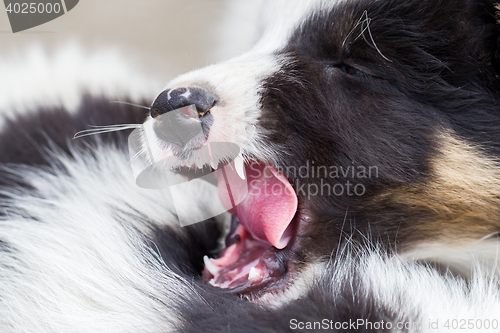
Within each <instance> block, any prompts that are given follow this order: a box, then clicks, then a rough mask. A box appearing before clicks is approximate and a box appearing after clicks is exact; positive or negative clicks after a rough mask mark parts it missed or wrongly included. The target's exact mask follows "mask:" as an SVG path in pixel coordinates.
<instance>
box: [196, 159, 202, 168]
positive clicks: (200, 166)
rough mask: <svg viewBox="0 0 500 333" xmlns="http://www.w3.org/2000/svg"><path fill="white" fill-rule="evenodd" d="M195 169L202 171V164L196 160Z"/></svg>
mask: <svg viewBox="0 0 500 333" xmlns="http://www.w3.org/2000/svg"><path fill="white" fill-rule="evenodd" d="M196 167H197V168H198V169H203V162H202V161H201V160H196Z"/></svg>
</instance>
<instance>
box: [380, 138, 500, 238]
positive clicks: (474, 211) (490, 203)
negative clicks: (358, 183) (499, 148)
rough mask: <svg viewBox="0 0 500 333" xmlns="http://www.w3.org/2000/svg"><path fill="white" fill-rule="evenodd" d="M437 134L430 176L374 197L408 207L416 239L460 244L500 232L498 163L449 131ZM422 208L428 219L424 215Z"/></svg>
mask: <svg viewBox="0 0 500 333" xmlns="http://www.w3.org/2000/svg"><path fill="white" fill-rule="evenodd" d="M438 139H439V151H440V153H439V154H438V155H437V156H435V157H433V161H432V170H433V175H432V176H430V179H429V180H428V181H427V182H426V183H424V184H419V185H416V186H414V187H411V188H402V189H399V190H395V191H394V190H393V191H389V192H388V193H385V194H383V195H382V196H381V197H379V198H378V199H380V200H382V201H384V202H385V203H387V202H389V203H391V204H403V205H405V206H407V207H408V209H409V212H410V216H411V219H413V218H414V219H415V223H412V220H409V221H408V223H409V224H410V225H411V226H412V227H413V228H414V232H417V233H418V234H419V235H415V236H416V238H420V239H422V237H423V238H426V239H434V240H439V239H446V240H447V241H452V240H455V241H458V242H460V243H462V242H464V241H465V242H467V241H466V239H468V240H471V239H480V238H483V237H485V236H487V235H493V234H495V233H497V232H499V231H500V164H499V162H498V161H495V160H494V159H492V158H489V157H487V156H486V155H485V154H483V153H482V152H481V151H480V149H479V148H478V147H475V146H473V145H471V144H468V143H466V142H464V141H463V140H460V139H458V138H456V137H455V136H454V135H452V134H451V133H442V134H440V135H439V136H438ZM422 213H424V214H425V215H426V216H428V217H427V219H430V220H428V221H427V220H425V221H424V220H422V218H421V216H422ZM429 216H430V218H429ZM415 229H416V230H415Z"/></svg>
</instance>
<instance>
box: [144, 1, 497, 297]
mask: <svg viewBox="0 0 500 333" xmlns="http://www.w3.org/2000/svg"><path fill="white" fill-rule="evenodd" d="M273 8H274V10H275V14H274V16H272V17H273V20H272V22H270V23H269V26H268V27H267V28H266V30H265V33H264V34H263V36H262V39H261V40H260V42H258V43H257V45H256V46H255V47H254V48H253V49H252V50H250V51H249V52H248V53H246V54H243V55H242V56H240V57H237V58H235V59H232V60H230V61H228V62H226V63H222V64H217V65H213V66H209V67H206V68H203V69H200V70H197V71H194V72H191V73H188V74H185V75H183V76H181V77H179V78H177V79H175V80H174V81H173V82H171V83H170V84H169V85H168V88H167V89H166V90H165V91H164V92H162V93H161V94H160V95H159V96H158V98H157V99H156V101H155V102H154V103H153V105H152V108H151V115H152V117H151V118H150V119H148V120H147V122H146V123H145V127H146V134H147V136H149V137H153V138H154V140H153V142H152V143H151V141H150V147H148V149H149V150H150V151H151V154H152V155H153V156H154V158H155V159H156V160H161V159H165V158H168V159H169V160H170V161H171V163H173V164H174V165H182V166H187V167H192V168H196V167H198V168H199V167H201V166H202V165H205V166H210V167H212V168H217V167H219V162H220V165H223V164H224V161H226V160H233V159H236V162H234V163H233V164H232V167H234V168H236V169H237V171H238V172H237V174H238V176H240V178H241V179H244V180H245V181H246V182H247V184H248V195H247V196H246V197H245V198H242V199H241V200H240V201H241V202H240V203H239V204H238V205H237V207H236V208H235V209H232V210H231V213H233V214H234V216H235V217H234V218H233V223H232V229H231V231H230V232H229V234H228V235H227V236H228V237H227V242H226V247H227V248H226V249H225V250H223V251H222V252H221V253H220V254H219V257H218V258H217V259H214V260H211V259H208V258H206V259H205V264H206V268H205V272H204V278H205V279H206V280H207V281H209V282H210V283H211V284H212V285H214V286H217V287H219V288H226V289H230V290H232V291H234V292H236V293H241V294H248V293H252V294H253V295H257V296H259V295H262V294H265V293H266V292H268V291H278V290H285V289H289V288H291V287H290V286H291V285H292V283H291V282H292V281H293V282H294V283H295V284H298V283H302V282H303V281H304V280H305V279H306V278H307V277H310V274H314V272H315V269H314V268H315V267H316V268H317V267H322V263H326V262H327V261H328V260H329V258H330V257H331V256H332V255H335V254H336V251H337V249H339V246H340V245H341V244H342V243H343V242H345V241H346V240H347V241H348V242H350V243H351V244H355V243H363V242H365V243H366V242H369V243H378V244H381V245H382V246H383V247H385V248H387V249H391V250H395V249H397V250H398V251H408V250H411V249H413V248H415V247H418V246H419V245H421V244H424V243H425V242H441V241H443V239H444V238H446V239H447V240H449V241H450V242H453V241H455V240H458V239H475V238H481V237H483V236H485V235H488V234H491V233H495V232H497V231H498V224H497V221H498V220H497V218H498V216H499V214H498V207H499V206H498V202H497V201H498V194H499V193H500V190H499V189H498V188H497V187H496V185H491V186H490V185H485V183H484V182H483V180H486V179H490V180H492V179H499V177H498V171H497V170H498V168H497V166H496V164H495V162H494V160H495V156H498V154H499V152H500V149H499V145H500V143H499V140H498V139H497V134H496V133H497V130H498V128H497V127H498V126H499V120H500V118H499V116H498V115H497V112H495V111H494V110H496V108H497V106H498V105H499V104H498V95H497V87H498V86H497V84H498V79H497V74H496V69H497V66H498V62H497V59H496V57H495V54H496V53H495V47H496V40H497V37H498V33H497V30H498V27H497V26H496V22H495V18H494V12H495V9H494V8H493V6H492V5H491V4H489V3H484V4H477V2H472V1H470V2H469V1H465V0H448V1H437V0H425V1H422V0H418V1H412V0H410V1H408V0H404V1H363V0H357V1H329V2H328V1H327V2H325V1H317V2H315V1H310V2H306V1H298V2H297V4H292V3H290V2H289V1H287V2H286V3H283V4H281V5H276V6H274V7H273ZM189 105H194V107H191V108H189V107H188V106H189ZM180 108H182V110H184V111H182V114H184V116H186V117H187V119H189V121H192V122H193V124H195V125H196V126H198V127H199V128H200V129H201V131H200V132H199V135H193V136H191V137H189V138H188V139H187V140H185V142H178V141H176V139H172V136H169V135H168V134H166V133H165V127H162V126H163V125H162V122H163V124H164V120H162V117H163V116H164V115H168V112H171V111H174V110H178V109H180ZM495 126H497V127H495ZM181 141H182V140H181ZM220 142H225V143H234V144H236V145H237V146H238V147H239V148H240V149H241V150H240V152H239V155H238V157H236V158H235V156H229V155H231V154H230V153H228V152H227V151H226V152H225V151H220V152H211V153H210V154H209V155H207V154H205V153H203V152H204V151H206V149H204V147H207V146H210V145H214V144H216V143H220ZM477 147H486V148H487V150H486V151H482V152H480V149H477ZM214 160H215V161H214ZM172 161H173V162H172ZM243 169H244V170H245V174H242V170H243ZM467 177H469V178H471V179H472V178H473V179H474V180H470V179H469V181H468V182H465V181H464V179H465V178H467ZM226 180H227V179H226ZM466 183H467V184H466ZM488 183H489V184H491V182H488ZM219 185H220V183H219ZM488 186H489V187H488ZM222 192H224V191H221V190H219V194H220V193H222ZM221 196H224V194H221ZM495 198H496V199H495ZM221 200H224V199H222V198H221ZM225 200H226V201H227V197H226V199H225ZM233 204H234V202H233ZM464 214H465V215H467V217H468V218H464ZM471 221H473V222H474V223H471ZM450 227H451V228H453V233H452V234H453V235H452V236H450V232H449V229H446V228H450ZM318 265H319V266H318ZM292 289H293V288H292Z"/></svg>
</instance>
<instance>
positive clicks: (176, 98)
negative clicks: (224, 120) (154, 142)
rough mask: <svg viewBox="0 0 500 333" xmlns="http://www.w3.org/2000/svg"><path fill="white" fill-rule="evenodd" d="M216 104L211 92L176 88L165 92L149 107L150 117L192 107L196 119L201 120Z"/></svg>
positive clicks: (190, 88) (199, 89) (215, 98)
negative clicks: (195, 113) (194, 110)
mask: <svg viewBox="0 0 500 333" xmlns="http://www.w3.org/2000/svg"><path fill="white" fill-rule="evenodd" d="M216 104H217V97H216V96H215V94H214V93H212V92H211V91H208V90H205V89H201V88H192V87H187V88H177V89H170V90H165V91H163V92H162V93H161V94H159V95H158V97H157V98H156V99H155V101H154V102H153V104H152V105H151V109H150V113H151V117H153V118H156V117H159V116H160V115H162V114H165V113H167V112H170V111H173V110H177V109H180V108H183V107H185V106H189V105H194V106H195V107H196V112H197V113H198V117H199V118H202V117H203V116H205V115H206V114H207V113H209V112H210V109H211V108H212V107H213V106H214V105H216Z"/></svg>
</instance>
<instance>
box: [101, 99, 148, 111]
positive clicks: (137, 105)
mask: <svg viewBox="0 0 500 333" xmlns="http://www.w3.org/2000/svg"><path fill="white" fill-rule="evenodd" d="M110 103H114V104H126V105H132V106H136V107H138V108H142V109H146V110H149V109H150V107H149V106H144V105H139V104H134V103H129V102H122V101H110Z"/></svg>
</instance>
